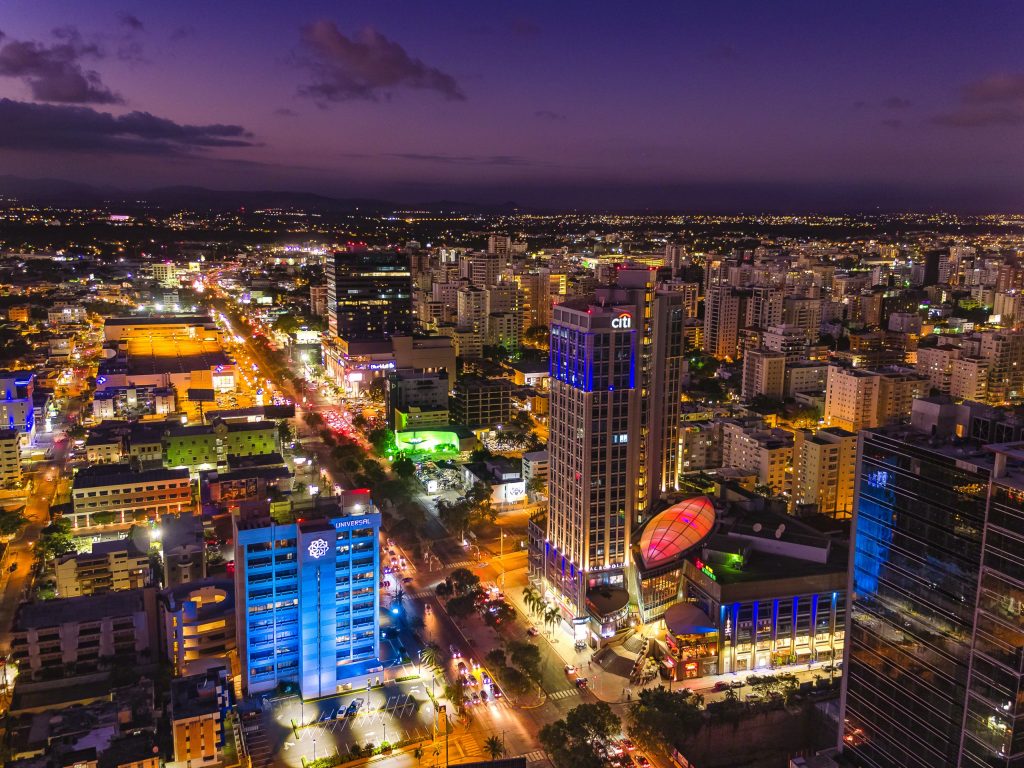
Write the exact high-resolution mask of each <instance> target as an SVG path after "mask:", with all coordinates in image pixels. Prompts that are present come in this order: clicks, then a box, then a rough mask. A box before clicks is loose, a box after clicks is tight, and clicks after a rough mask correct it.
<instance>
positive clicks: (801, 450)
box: [793, 427, 857, 519]
mask: <svg viewBox="0 0 1024 768" xmlns="http://www.w3.org/2000/svg"><path fill="white" fill-rule="evenodd" d="M856 461H857V435H855V434H854V433H852V432H847V431H846V430H844V429H840V428H838V427H829V428H826V429H819V430H818V431H817V432H811V431H810V430H804V429H801V430H797V431H796V433H795V434H794V444H793V504H794V507H795V508H797V509H800V508H803V509H810V508H813V509H814V510H815V511H817V512H819V513H821V514H823V515H828V516H829V517H835V518H841V519H846V518H849V517H850V516H851V514H852V512H853V500H854V479H855V477H856V471H855V468H856Z"/></svg>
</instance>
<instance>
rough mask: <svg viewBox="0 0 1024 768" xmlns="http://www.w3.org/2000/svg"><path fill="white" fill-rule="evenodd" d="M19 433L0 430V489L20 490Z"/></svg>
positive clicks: (10, 430)
mask: <svg viewBox="0 0 1024 768" xmlns="http://www.w3.org/2000/svg"><path fill="white" fill-rule="evenodd" d="M21 481H22V475H21V433H19V432H18V431H17V430H16V429H0V488H6V489H15V488H21Z"/></svg>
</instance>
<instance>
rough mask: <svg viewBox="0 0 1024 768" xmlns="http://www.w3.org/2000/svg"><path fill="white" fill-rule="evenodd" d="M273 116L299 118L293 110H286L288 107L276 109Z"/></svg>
mask: <svg viewBox="0 0 1024 768" xmlns="http://www.w3.org/2000/svg"><path fill="white" fill-rule="evenodd" d="M274 114H275V115H279V116H281V117H298V116H299V113H298V112H296V111H295V110H294V109H288V107H278V108H277V109H275V110H274Z"/></svg>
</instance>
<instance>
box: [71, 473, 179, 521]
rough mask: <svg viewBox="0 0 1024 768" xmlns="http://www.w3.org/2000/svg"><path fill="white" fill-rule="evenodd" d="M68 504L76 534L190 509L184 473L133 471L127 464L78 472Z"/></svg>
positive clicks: (153, 518) (152, 518)
mask: <svg viewBox="0 0 1024 768" xmlns="http://www.w3.org/2000/svg"><path fill="white" fill-rule="evenodd" d="M71 502H72V511H71V522H72V526H73V528H74V529H75V530H76V531H79V530H81V531H84V530H87V529H91V528H93V527H95V526H98V525H102V526H109V527H110V528H111V529H113V530H121V529H125V528H128V527H129V526H130V525H131V524H132V523H133V522H141V521H145V520H155V519H156V518H158V517H160V516H161V515H166V514H170V513H175V514H180V513H182V512H189V513H190V512H191V511H192V509H193V507H194V504H193V502H192V484H191V482H190V481H189V474H188V470H187V469H149V470H142V471H133V470H132V468H131V466H129V465H128V464H97V465H95V466H91V467H85V468H83V469H80V470H79V471H78V473H77V474H76V475H75V479H74V480H73V481H72V483H71Z"/></svg>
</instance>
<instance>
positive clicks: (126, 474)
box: [72, 464, 189, 491]
mask: <svg viewBox="0 0 1024 768" xmlns="http://www.w3.org/2000/svg"><path fill="white" fill-rule="evenodd" d="M188 478H189V475H188V470H187V469H144V470H142V471H139V472H135V471H132V467H131V464H93V465H92V466H90V467H83V468H82V469H80V470H78V474H76V475H75V479H74V480H73V481H72V488H74V490H76V491H77V490H80V489H83V488H100V487H102V486H105V485H129V484H137V483H153V482H161V481H167V480H188Z"/></svg>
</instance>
